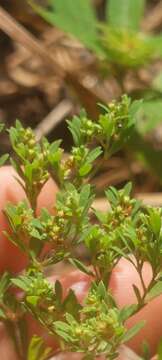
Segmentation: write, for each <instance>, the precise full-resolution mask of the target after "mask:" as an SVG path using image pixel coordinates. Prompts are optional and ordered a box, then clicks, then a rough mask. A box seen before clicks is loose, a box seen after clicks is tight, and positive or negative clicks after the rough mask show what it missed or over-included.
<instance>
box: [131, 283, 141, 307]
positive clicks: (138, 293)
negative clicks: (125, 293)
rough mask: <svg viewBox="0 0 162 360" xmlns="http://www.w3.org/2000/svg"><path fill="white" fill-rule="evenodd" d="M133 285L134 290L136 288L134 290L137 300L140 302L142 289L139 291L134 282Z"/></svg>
mask: <svg viewBox="0 0 162 360" xmlns="http://www.w3.org/2000/svg"><path fill="white" fill-rule="evenodd" d="M132 286H133V290H134V292H135V295H136V298H137V301H138V303H140V301H141V294H140V291H139V289H138V287H137V286H136V285H135V284H133V285H132Z"/></svg>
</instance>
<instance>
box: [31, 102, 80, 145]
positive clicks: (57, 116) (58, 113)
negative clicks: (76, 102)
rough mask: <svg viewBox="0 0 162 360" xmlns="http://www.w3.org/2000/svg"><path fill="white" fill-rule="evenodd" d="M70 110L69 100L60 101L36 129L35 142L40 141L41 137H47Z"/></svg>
mask: <svg viewBox="0 0 162 360" xmlns="http://www.w3.org/2000/svg"><path fill="white" fill-rule="evenodd" d="M72 110H73V104H72V102H71V101H70V100H62V101H61V102H60V103H59V104H58V105H57V106H56V107H55V108H54V109H53V110H52V111H51V112H50V113H49V114H48V115H47V116H46V117H45V118H44V119H43V120H42V121H41V123H40V124H39V125H38V126H37V127H36V129H35V134H36V138H37V140H40V139H41V137H42V136H46V135H48V133H50V131H51V130H53V129H54V128H55V127H56V126H57V125H58V124H59V123H60V122H61V121H62V120H63V119H64V118H65V117H66V116H68V115H69V113H71V112H72Z"/></svg>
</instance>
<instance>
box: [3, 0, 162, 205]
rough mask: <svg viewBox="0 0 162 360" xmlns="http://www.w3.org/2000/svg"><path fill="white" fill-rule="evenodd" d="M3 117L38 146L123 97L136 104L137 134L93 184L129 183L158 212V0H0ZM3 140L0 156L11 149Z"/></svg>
mask: <svg viewBox="0 0 162 360" xmlns="http://www.w3.org/2000/svg"><path fill="white" fill-rule="evenodd" d="M0 54H1V56H0V60H1V61H0V119H1V120H2V121H3V122H4V123H5V125H6V127H7V128H8V127H9V126H11V125H12V124H14V122H15V119H17V118H18V119H20V120H21V121H22V123H23V125H25V126H31V127H32V128H33V129H34V130H35V133H36V136H37V138H38V139H40V138H41V137H42V136H47V137H48V139H50V140H54V139H56V138H60V137H61V138H63V147H64V148H65V151H66V152H68V150H69V149H70V146H71V144H72V142H71V136H70V134H69V132H68V131H67V125H66V121H65V120H66V119H69V118H71V117H72V116H73V115H74V114H77V113H79V111H80V109H81V108H84V109H85V110H86V111H87V113H88V116H89V117H90V118H91V119H96V118H97V116H98V113H99V106H98V103H103V104H106V103H109V102H111V101H112V100H113V99H119V98H120V97H121V95H122V94H123V93H127V94H128V95H129V96H131V97H132V98H133V99H140V98H142V99H143V103H142V105H141V110H140V112H139V114H138V118H137V124H136V128H135V132H134V135H133V137H132V138H131V140H130V141H129V143H128V144H127V145H126V147H125V148H124V149H123V150H122V151H120V152H119V153H118V154H117V155H115V156H114V157H113V158H112V159H111V160H109V162H108V163H107V164H106V165H105V166H104V168H103V169H102V170H101V172H100V174H98V175H97V177H96V178H95V179H94V183H95V185H96V188H97V190H98V194H99V195H100V196H101V200H102V194H103V189H104V188H105V187H107V186H109V185H115V186H117V187H120V186H122V185H123V184H124V183H125V182H127V181H128V180H131V181H133V183H134V192H135V194H136V196H138V197H139V198H142V199H144V201H145V202H147V203H150V204H154V205H162V195H161V190H162V1H159V0H93V1H91V0H48V1H47V0H39V1H29V2H28V1H25V0H24V1H23V0H0ZM10 151H11V149H10V144H9V140H8V136H7V134H6V133H5V132H3V133H2V135H1V141H0V153H1V154H2V153H4V152H10Z"/></svg>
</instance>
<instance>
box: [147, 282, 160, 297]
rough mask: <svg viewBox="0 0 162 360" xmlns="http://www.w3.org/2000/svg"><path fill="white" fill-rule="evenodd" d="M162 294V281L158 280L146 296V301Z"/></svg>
mask: <svg viewBox="0 0 162 360" xmlns="http://www.w3.org/2000/svg"><path fill="white" fill-rule="evenodd" d="M161 294H162V281H158V282H157V283H156V284H155V285H154V286H153V287H152V289H151V290H150V291H149V293H148V294H147V296H146V301H150V300H152V299H154V298H155V297H157V296H159V295H161Z"/></svg>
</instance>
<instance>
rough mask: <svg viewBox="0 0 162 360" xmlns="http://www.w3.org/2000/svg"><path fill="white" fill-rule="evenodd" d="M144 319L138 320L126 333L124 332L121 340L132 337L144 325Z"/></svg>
mask: <svg viewBox="0 0 162 360" xmlns="http://www.w3.org/2000/svg"><path fill="white" fill-rule="evenodd" d="M145 323H146V322H145V320H143V321H140V322H139V323H137V324H136V325H134V326H133V327H132V328H131V329H129V330H128V331H127V332H126V334H124V336H123V338H122V342H123V343H125V342H127V341H129V340H130V339H132V338H133V337H134V336H135V335H136V334H137V333H138V332H139V331H140V330H141V329H142V328H143V327H144V326H145Z"/></svg>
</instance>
